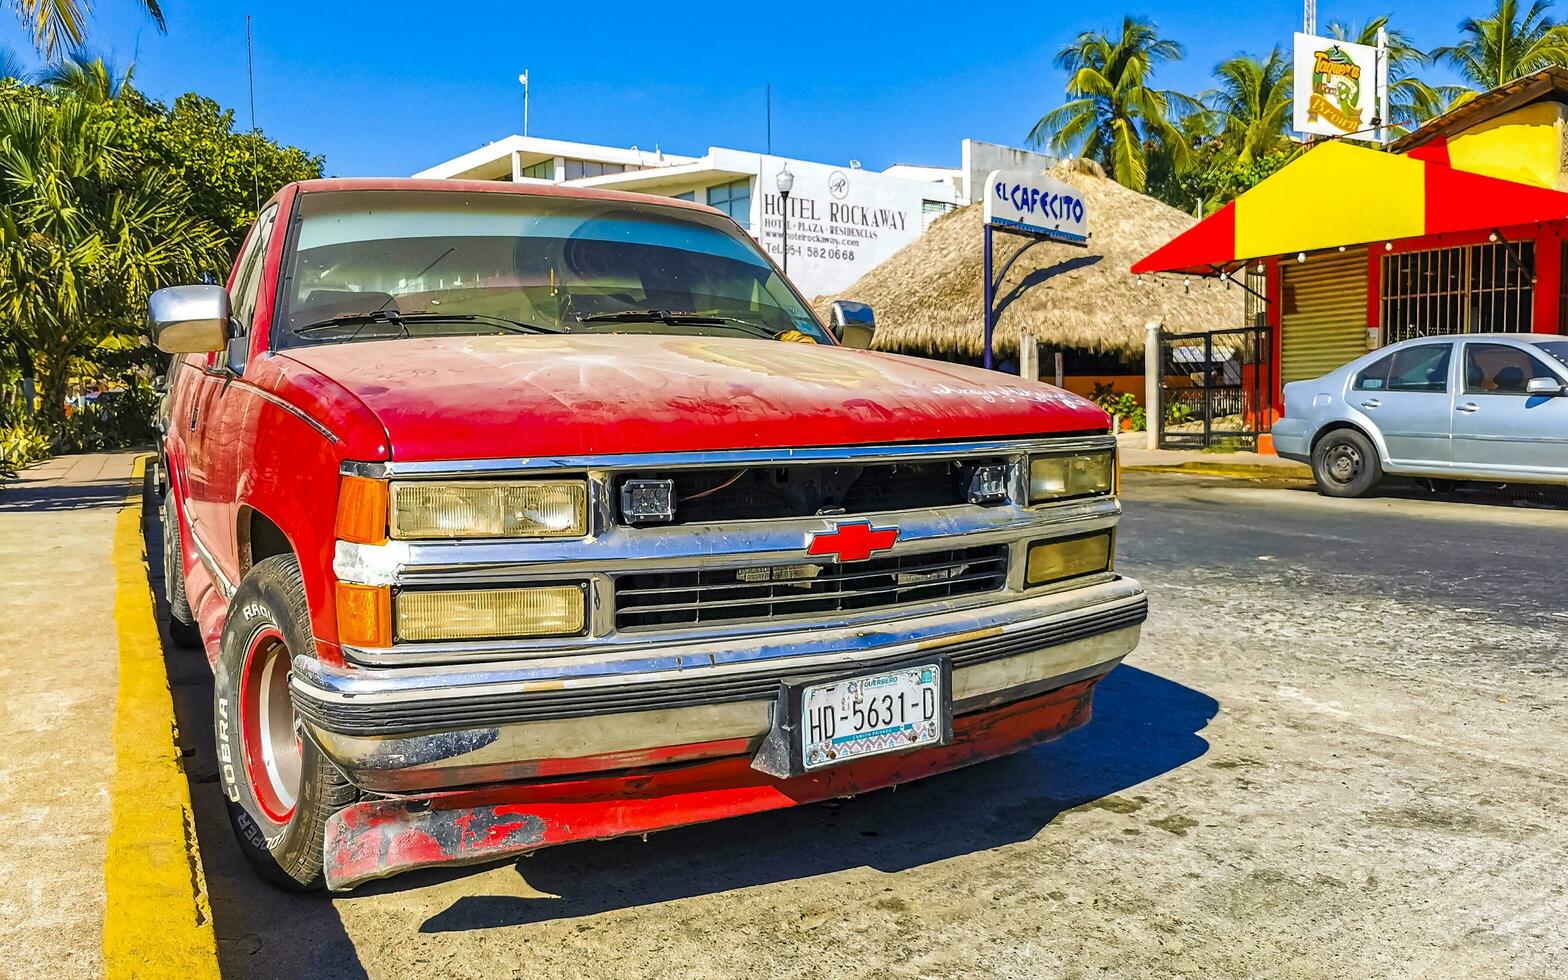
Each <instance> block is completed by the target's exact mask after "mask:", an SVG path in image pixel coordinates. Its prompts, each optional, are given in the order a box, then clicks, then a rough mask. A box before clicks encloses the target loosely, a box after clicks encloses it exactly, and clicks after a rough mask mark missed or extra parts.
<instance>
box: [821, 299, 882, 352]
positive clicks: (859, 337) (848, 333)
mask: <svg viewBox="0 0 1568 980" xmlns="http://www.w3.org/2000/svg"><path fill="white" fill-rule="evenodd" d="M828 329H829V330H832V331H833V336H835V337H837V338H838V342H839V343H841V344H843V345H844V346H845V347H855V348H859V349H860V350H870V349H871V338H873V337H875V336H876V333H877V316H876V314H875V313H873V312H871V307H870V306H867V305H866V304H865V303H852V302H850V301H848V300H842V299H838V300H834V301H833V308H832V312H831V314H830V315H829V318H828Z"/></svg>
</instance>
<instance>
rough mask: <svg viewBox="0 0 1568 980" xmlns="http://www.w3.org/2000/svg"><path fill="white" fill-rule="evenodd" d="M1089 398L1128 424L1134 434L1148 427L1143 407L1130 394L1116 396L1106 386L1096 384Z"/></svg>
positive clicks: (1124, 393) (1108, 386)
mask: <svg viewBox="0 0 1568 980" xmlns="http://www.w3.org/2000/svg"><path fill="white" fill-rule="evenodd" d="M1089 398H1090V400H1091V401H1093V402H1094V403H1095V404H1096V405H1098V406H1100V407H1101V408H1103V409H1105V411H1106V412H1107V413H1108V414H1110V415H1113V416H1116V417H1118V418H1120V419H1122V420H1123V421H1126V422H1130V423H1131V424H1132V429H1133V431H1134V432H1142V431H1143V430H1144V429H1145V428H1147V427H1148V424H1149V420H1148V415H1147V413H1145V412H1144V410H1143V406H1142V405H1139V404H1138V396H1137V395H1134V394H1132V393H1131V392H1127V391H1124V392H1121V393H1119V394H1118V393H1117V392H1115V391H1113V390H1112V389H1111V386H1110V385H1108V384H1096V385H1095V386H1094V390H1093V391H1091V392H1090V394H1089Z"/></svg>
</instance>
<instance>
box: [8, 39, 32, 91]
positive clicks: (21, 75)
mask: <svg viewBox="0 0 1568 980" xmlns="http://www.w3.org/2000/svg"><path fill="white" fill-rule="evenodd" d="M31 77H32V73H31V72H29V71H28V70H27V65H26V64H25V63H23V61H22V58H21V56H20V55H18V54H17V53H16V52H15V51H12V50H11V49H10V48H8V47H6V46H5V45H3V44H0V82H7V81H10V82H26V81H28V80H30V79H31Z"/></svg>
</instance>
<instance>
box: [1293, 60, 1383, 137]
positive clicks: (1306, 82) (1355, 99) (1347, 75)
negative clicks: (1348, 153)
mask: <svg viewBox="0 0 1568 980" xmlns="http://www.w3.org/2000/svg"><path fill="white" fill-rule="evenodd" d="M1295 68H1296V71H1295V120H1294V122H1295V127H1296V130H1297V131H1298V132H1302V133H1309V134H1312V135H1314V136H1345V137H1349V138H1351V139H1361V140H1375V141H1376V140H1382V139H1383V138H1384V135H1383V134H1384V133H1385V132H1386V129H1385V127H1387V125H1388V104H1387V103H1388V100H1387V95H1388V58H1387V54H1386V53H1385V52H1384V51H1383V50H1380V49H1379V48H1377V47H1374V46H1372V45H1370V44H1351V43H1349V42H1347V41H1336V40H1334V39H1332V38H1326V37H1314V36H1313V35H1311V34H1297V35H1296V63H1295Z"/></svg>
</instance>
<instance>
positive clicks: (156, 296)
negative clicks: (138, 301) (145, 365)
mask: <svg viewBox="0 0 1568 980" xmlns="http://www.w3.org/2000/svg"><path fill="white" fill-rule="evenodd" d="M147 315H148V317H149V319H151V321H152V342H153V343H154V344H157V345H158V349H159V350H161V351H163V352H164V353H165V354H210V353H212V352H213V351H220V350H223V349H224V348H225V347H227V346H228V343H229V316H230V313H229V291H228V290H227V289H224V288H223V287H222V286H169V287H166V288H164V289H160V290H158V291H157V292H155V293H153V294H152V295H151V296H149V297H148V298H147Z"/></svg>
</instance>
